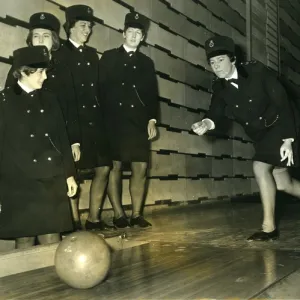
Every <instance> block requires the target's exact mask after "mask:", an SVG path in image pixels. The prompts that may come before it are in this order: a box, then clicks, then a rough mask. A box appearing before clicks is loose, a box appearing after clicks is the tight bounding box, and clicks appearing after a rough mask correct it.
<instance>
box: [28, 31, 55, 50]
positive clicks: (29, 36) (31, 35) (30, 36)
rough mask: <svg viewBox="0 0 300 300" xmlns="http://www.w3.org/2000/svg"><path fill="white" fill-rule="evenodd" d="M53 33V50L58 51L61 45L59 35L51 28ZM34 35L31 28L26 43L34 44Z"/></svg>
mask: <svg viewBox="0 0 300 300" xmlns="http://www.w3.org/2000/svg"><path fill="white" fill-rule="evenodd" d="M51 34H52V48H51V51H57V50H58V49H59V47H60V39H59V36H58V34H57V33H56V32H55V31H54V30H51ZM32 37H33V29H31V30H30V31H29V32H28V35H27V38H26V43H27V45H28V46H30V47H31V46H32Z"/></svg>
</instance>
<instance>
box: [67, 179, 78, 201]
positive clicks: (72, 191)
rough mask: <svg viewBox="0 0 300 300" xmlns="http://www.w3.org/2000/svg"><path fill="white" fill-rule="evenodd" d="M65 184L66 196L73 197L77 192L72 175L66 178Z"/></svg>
mask: <svg viewBox="0 0 300 300" xmlns="http://www.w3.org/2000/svg"><path fill="white" fill-rule="evenodd" d="M67 186H68V193H67V195H68V197H74V196H75V195H76V193H77V188H78V186H77V183H76V181H75V179H74V177H73V176H71V177H69V178H67Z"/></svg>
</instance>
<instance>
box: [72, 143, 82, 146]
mask: <svg viewBox="0 0 300 300" xmlns="http://www.w3.org/2000/svg"><path fill="white" fill-rule="evenodd" d="M71 146H80V144H79V143H75V144H72V145H71Z"/></svg>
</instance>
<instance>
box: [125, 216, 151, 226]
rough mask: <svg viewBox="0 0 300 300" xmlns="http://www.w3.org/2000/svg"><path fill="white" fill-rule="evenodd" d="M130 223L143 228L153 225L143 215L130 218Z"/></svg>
mask: <svg viewBox="0 0 300 300" xmlns="http://www.w3.org/2000/svg"><path fill="white" fill-rule="evenodd" d="M130 225H131V226H139V227H142V228H146V227H150V226H152V224H151V223H150V222H148V221H147V220H145V219H144V217H143V216H138V217H136V218H131V219H130Z"/></svg>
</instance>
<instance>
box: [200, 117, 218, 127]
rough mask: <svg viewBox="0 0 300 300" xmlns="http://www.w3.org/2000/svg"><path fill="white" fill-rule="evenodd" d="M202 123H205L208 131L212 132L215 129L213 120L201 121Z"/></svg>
mask: <svg viewBox="0 0 300 300" xmlns="http://www.w3.org/2000/svg"><path fill="white" fill-rule="evenodd" d="M203 121H206V124H207V125H208V126H207V127H208V130H213V129H215V128H216V125H215V122H214V121H213V120H211V119H203V120H202V122H203Z"/></svg>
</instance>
